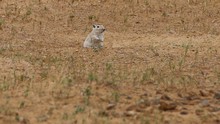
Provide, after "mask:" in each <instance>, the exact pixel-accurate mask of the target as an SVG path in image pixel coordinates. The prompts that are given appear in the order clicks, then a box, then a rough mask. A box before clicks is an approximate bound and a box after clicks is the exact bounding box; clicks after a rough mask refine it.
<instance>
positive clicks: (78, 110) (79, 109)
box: [73, 106, 85, 115]
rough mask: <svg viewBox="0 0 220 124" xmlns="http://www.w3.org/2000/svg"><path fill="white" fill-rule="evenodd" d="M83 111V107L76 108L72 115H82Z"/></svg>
mask: <svg viewBox="0 0 220 124" xmlns="http://www.w3.org/2000/svg"><path fill="white" fill-rule="evenodd" d="M84 111H85V107H84V106H77V107H76V109H75V111H74V112H73V115H76V114H78V113H82V112H84Z"/></svg>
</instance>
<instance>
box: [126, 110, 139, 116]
mask: <svg viewBox="0 0 220 124" xmlns="http://www.w3.org/2000/svg"><path fill="white" fill-rule="evenodd" d="M124 115H125V116H134V115H136V112H135V111H126V112H125V113H124Z"/></svg>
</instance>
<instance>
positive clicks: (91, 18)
mask: <svg viewBox="0 0 220 124" xmlns="http://www.w3.org/2000/svg"><path fill="white" fill-rule="evenodd" d="M96 19H97V17H96V16H95V15H90V16H89V20H96Z"/></svg>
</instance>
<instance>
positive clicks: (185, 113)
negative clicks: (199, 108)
mask: <svg viewBox="0 0 220 124" xmlns="http://www.w3.org/2000/svg"><path fill="white" fill-rule="evenodd" d="M180 114H181V115H187V114H188V112H187V111H181V112H180Z"/></svg>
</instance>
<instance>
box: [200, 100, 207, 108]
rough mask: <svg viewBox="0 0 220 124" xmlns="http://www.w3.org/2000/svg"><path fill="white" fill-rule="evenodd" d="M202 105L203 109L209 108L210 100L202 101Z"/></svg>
mask: <svg viewBox="0 0 220 124" xmlns="http://www.w3.org/2000/svg"><path fill="white" fill-rule="evenodd" d="M200 104H201V106H202V107H207V106H209V100H202V102H201V103H200Z"/></svg>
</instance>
